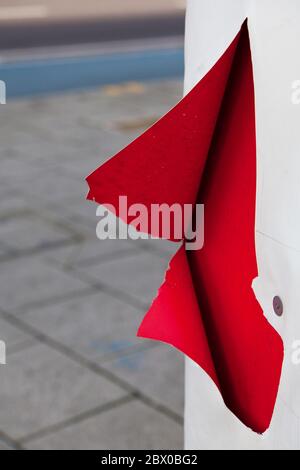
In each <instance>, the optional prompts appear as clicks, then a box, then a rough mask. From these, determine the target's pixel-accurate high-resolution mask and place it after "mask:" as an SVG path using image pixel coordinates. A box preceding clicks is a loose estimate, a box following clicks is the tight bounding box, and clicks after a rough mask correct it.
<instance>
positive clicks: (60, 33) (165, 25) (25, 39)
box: [0, 12, 184, 50]
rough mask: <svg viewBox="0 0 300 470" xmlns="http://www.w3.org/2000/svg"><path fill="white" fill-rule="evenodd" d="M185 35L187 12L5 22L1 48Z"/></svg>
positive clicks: (0, 33) (2, 26)
mask: <svg viewBox="0 0 300 470" xmlns="http://www.w3.org/2000/svg"><path fill="white" fill-rule="evenodd" d="M183 34H184V13H183V12H179V13H175V14H174V13H173V14H169V15H165V14H163V15H161V16H159V15H157V14H155V15H147V16H138V17H137V16H135V17H124V18H119V17H115V18H96V19H94V20H93V19H85V20H70V19H68V20H64V21H57V22H53V21H50V22H48V23H47V22H45V21H43V22H33V23H30V22H24V23H23V22H22V23H2V24H1V27H0V50H10V49H26V48H34V47H48V46H61V45H74V44H86V43H104V42H111V41H124V40H128V39H136V40H139V39H145V38H160V37H169V36H181V35H183Z"/></svg>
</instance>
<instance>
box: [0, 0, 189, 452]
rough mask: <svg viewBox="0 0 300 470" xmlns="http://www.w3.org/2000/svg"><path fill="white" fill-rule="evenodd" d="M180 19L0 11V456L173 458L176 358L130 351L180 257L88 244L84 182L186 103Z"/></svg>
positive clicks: (164, 13) (91, 210)
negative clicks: (91, 453) (47, 453)
mask: <svg viewBox="0 0 300 470" xmlns="http://www.w3.org/2000/svg"><path fill="white" fill-rule="evenodd" d="M184 13H185V1H184V0H151V1H146V0H85V2H80V1H79V0H42V1H40V0H0V80H2V81H4V82H5V84H6V104H0V164H1V171H0V194H1V199H0V340H2V341H5V343H6V348H7V351H6V352H7V357H6V362H7V364H6V365H0V449H1V450H9V449H73V450H76V449H180V448H182V446H183V429H182V421H183V418H182V417H183V379H184V369H183V358H182V356H181V355H180V354H179V353H178V352H177V351H175V350H173V349H172V348H170V347H169V346H166V345H163V344H159V343H155V342H151V341H146V340H141V339H138V338H136V337H135V333H136V330H137V327H138V325H139V323H140V322H141V320H142V318H143V315H144V313H145V312H146V311H147V309H148V307H149V305H150V303H151V301H152V299H153V297H155V295H156V292H157V289H158V287H159V286H160V284H161V283H162V281H163V278H164V272H165V269H166V268H167V266H168V263H169V260H170V258H171V256H172V253H174V252H175V251H176V249H177V246H176V245H175V244H171V243H167V242H162V241H146V240H143V241H141V240H140V241H135V242H134V241H130V240H128V241H120V240H119V241H118V240H113V241H98V240H97V238H96V224H97V218H96V205H94V204H92V203H90V202H87V201H86V200H85V195H86V193H87V187H86V183H85V177H86V176H87V175H88V174H89V173H91V172H92V171H93V170H94V169H95V168H96V167H98V166H99V165H100V164H101V163H103V162H104V161H105V160H106V159H107V158H109V157H110V156H111V155H113V154H114V153H116V152H117V151H118V150H120V149H121V148H122V147H124V146H125V145H126V144H128V143H129V142H130V141H131V140H132V139H134V138H135V137H136V136H138V135H139V134H140V133H141V132H142V131H143V130H145V129H146V128H147V127H149V126H150V125H151V124H152V123H153V122H155V121H156V120H157V119H158V118H159V117H161V116H162V115H163V114H164V113H165V112H166V111H168V110H169V109H170V108H171V107H172V106H174V104H175V103H176V102H177V101H178V100H179V99H180V98H181V96H182V77H183V35H184ZM1 101H3V100H1Z"/></svg>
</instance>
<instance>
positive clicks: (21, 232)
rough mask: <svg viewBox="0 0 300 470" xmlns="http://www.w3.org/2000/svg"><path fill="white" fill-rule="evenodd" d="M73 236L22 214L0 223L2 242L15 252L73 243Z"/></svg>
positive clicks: (57, 227)
mask: <svg viewBox="0 0 300 470" xmlns="http://www.w3.org/2000/svg"><path fill="white" fill-rule="evenodd" d="M71 235H72V232H71V231H67V230H63V229H62V228H61V227H59V226H55V225H54V224H50V223H47V222H46V221H45V220H43V219H41V218H37V217H33V216H30V215H27V216H26V215H22V213H20V214H19V215H18V216H14V217H10V218H7V219H5V220H2V221H0V241H1V242H3V244H5V245H6V246H8V247H10V248H13V249H15V250H29V249H42V248H47V247H48V246H49V245H53V244H59V243H64V242H66V241H68V240H70V241H71V239H72V237H71Z"/></svg>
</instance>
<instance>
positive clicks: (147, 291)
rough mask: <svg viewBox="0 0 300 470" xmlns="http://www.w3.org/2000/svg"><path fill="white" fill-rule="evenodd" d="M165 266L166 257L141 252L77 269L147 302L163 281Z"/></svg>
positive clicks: (166, 263) (166, 264)
mask: <svg viewBox="0 0 300 470" xmlns="http://www.w3.org/2000/svg"><path fill="white" fill-rule="evenodd" d="M167 267H168V261H167V260H166V259H164V258H158V257H155V256H153V255H152V254H150V253H141V254H139V255H137V256H132V257H130V258H124V259H121V260H113V261H110V262H107V263H105V264H99V265H92V266H88V267H82V268H81V267H79V268H78V271H79V272H81V273H86V274H87V275H89V276H91V277H92V278H93V279H95V280H96V281H97V280H98V281H101V282H103V283H105V284H108V285H110V286H113V287H115V288H117V289H119V290H121V291H124V292H126V293H129V294H131V295H132V296H134V297H136V298H137V299H139V300H140V301H144V302H145V303H147V304H149V303H150V302H151V301H152V299H153V298H154V297H155V296H156V295H157V291H158V288H159V287H160V285H161V284H162V282H163V281H164V274H165V271H166V269H167Z"/></svg>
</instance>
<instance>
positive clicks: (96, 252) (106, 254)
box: [45, 235, 138, 268]
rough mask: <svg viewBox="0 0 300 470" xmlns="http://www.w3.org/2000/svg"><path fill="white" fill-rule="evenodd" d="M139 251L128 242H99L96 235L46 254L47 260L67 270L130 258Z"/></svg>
mask: <svg viewBox="0 0 300 470" xmlns="http://www.w3.org/2000/svg"><path fill="white" fill-rule="evenodd" d="M137 251H138V249H137V248H136V247H135V245H134V244H133V243H131V242H129V241H127V240H99V239H98V238H96V235H95V236H94V237H93V238H89V239H83V240H82V241H80V242H78V243H75V244H73V245H70V246H63V247H59V248H57V249H55V250H51V251H50V252H48V253H46V254H45V258H46V259H47V260H50V261H55V262H56V263H57V264H58V265H60V266H63V267H65V268H72V267H76V266H82V265H84V266H88V265H91V264H97V263H100V262H104V261H108V260H110V259H111V258H118V257H120V258H121V257H122V256H130V255H132V254H135V253H136V252H137Z"/></svg>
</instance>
